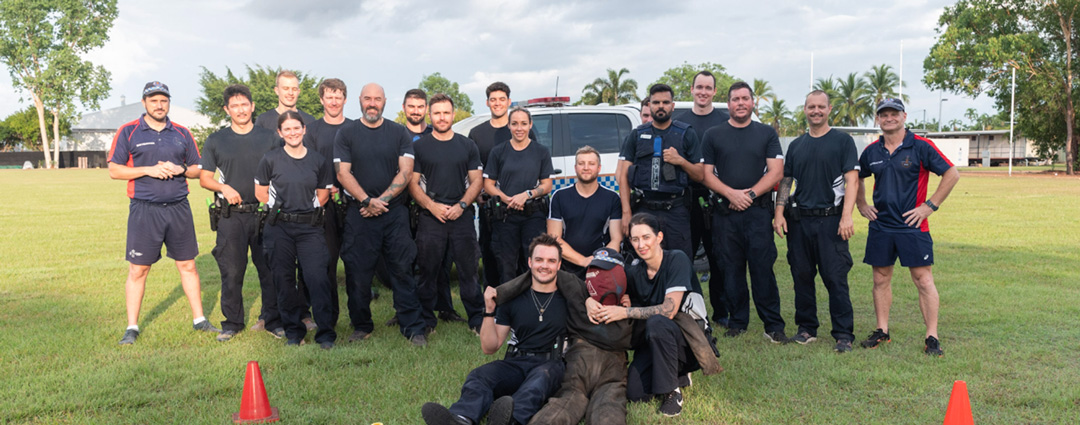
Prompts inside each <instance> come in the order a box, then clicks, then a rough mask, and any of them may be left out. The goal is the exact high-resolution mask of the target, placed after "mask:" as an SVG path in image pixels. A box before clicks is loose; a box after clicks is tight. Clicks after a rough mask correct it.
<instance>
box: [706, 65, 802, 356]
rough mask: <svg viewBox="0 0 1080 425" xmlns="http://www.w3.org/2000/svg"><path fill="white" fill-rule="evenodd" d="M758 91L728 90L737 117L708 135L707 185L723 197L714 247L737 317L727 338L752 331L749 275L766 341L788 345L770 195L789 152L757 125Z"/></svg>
mask: <svg viewBox="0 0 1080 425" xmlns="http://www.w3.org/2000/svg"><path fill="white" fill-rule="evenodd" d="M753 109H754V92H753V90H752V89H751V88H750V85H748V84H746V83H745V82H742V81H739V82H737V83H735V84H732V85H731V87H730V88H728V110H729V111H731V118H730V119H729V120H728V121H727V122H725V123H723V124H721V125H718V126H716V127H713V128H711V129H709V131H707V132H705V137H704V139H703V144H704V157H705V181H704V183H705V186H706V187H708V188H709V189H711V190H712V191H713V192H716V194H717V195H719V197H718V198H717V199H718V202H716V203H714V211H713V233H712V235H713V246H714V247H718V248H720V252H722V257H723V259H724V264H723V268H724V274H725V276H724V287H725V295H726V296H727V297H728V310H729V311H730V312H731V318H730V320H729V322H728V330H727V332H725V333H724V335H725V336H728V337H735V336H739V335H741V334H742V333H743V332H746V327H747V324H748V323H749V321H750V299H749V294H748V291H747V288H746V272H747V269H748V268H749V272H750V282H751V284H752V285H753V287H752V289H753V291H754V294H753V296H754V306H755V307H757V312H758V316H759V317H760V318H761V321H762V322H763V323H764V324H765V337H766V338H767V339H768V340H769V341H771V342H773V343H776V344H781V343H786V342H787V341H788V339H787V336H786V335H785V334H784V318H783V317H782V316H781V315H780V292H779V291H778V290H777V288H776V275H775V274H773V263H775V262H776V244H775V243H774V242H773V237H772V230H773V229H772V218H773V214H772V211H773V203H772V197H771V196H769V192H771V191H772V188H773V186H776V183H777V182H779V181H780V178H781V177H783V175H784V153H783V151H782V150H781V149H780V139H779V137H777V135H776V130H773V128H772V127H769V126H767V125H765V124H762V123H759V122H754V121H752V120H751V119H750V116H751V114H752V112H753Z"/></svg>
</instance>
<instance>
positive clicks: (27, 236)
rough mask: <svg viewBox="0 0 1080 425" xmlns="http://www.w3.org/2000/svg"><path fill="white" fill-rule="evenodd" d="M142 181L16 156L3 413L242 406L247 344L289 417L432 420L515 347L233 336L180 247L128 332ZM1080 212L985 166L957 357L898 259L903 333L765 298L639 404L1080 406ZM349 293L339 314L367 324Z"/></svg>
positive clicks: (4, 181) (856, 281) (787, 284)
mask: <svg viewBox="0 0 1080 425" xmlns="http://www.w3.org/2000/svg"><path fill="white" fill-rule="evenodd" d="M935 181H936V179H935ZM124 184H125V183H124V182H118V181H112V180H109V179H108V176H107V173H106V172H105V171H104V170H63V171H41V170H33V171H22V170H0V205H3V206H4V207H5V208H3V211H0V228H2V229H3V231H2V232H0V329H3V330H4V332H2V333H0V383H2V385H0V422H4V423H75V424H84V423H120V424H128V423H199V424H202V423H205V424H226V423H230V422H231V414H232V413H233V412H236V411H237V410H238V409H239V405H240V396H241V391H242V388H243V377H244V369H245V364H246V362H247V361H249V360H256V361H259V363H260V365H261V366H262V372H263V377H264V378H265V380H266V386H267V391H268V393H269V396H270V401H271V404H272V405H273V406H275V407H278V408H279V409H280V411H281V416H282V418H283V421H282V422H283V423H313V424H314V423H319V424H322V423H335V424H336V423H342V424H345V423H351V424H367V423H372V422H375V421H381V422H384V423H387V424H413V423H420V422H421V419H420V415H419V408H420V405H421V404H423V403H424V402H426V401H439V402H443V403H451V402H453V401H454V400H455V399H456V398H457V396H458V391H459V388H460V385H461V383H462V381H463V379H464V377H465V375H466V374H467V373H468V372H469V371H470V370H471V369H472V368H474V367H476V366H478V365H481V364H483V363H485V362H487V361H490V360H492V359H494V358H495V357H489V356H484V355H483V354H481V352H480V350H479V343H478V341H477V339H476V338H475V337H474V336H473V335H472V334H471V333H469V332H468V330H467V329H466V328H465V326H464V325H460V324H452V325H446V324H442V325H440V326H439V328H438V332H437V333H436V334H434V335H432V337H431V338H430V344H429V346H428V347H427V348H426V349H416V348H413V347H411V346H410V345H409V344H408V342H407V341H406V340H405V339H404V338H402V337H400V336H399V335H398V334H397V332H396V330H394V329H391V328H385V327H383V326H381V325H377V330H376V333H375V335H374V337H373V338H372V339H371V340H368V341H365V342H363V343H359V344H350V343H347V342H345V341H344V336H343V337H342V338H341V340H340V341H339V344H338V347H337V348H335V349H334V350H332V351H330V352H324V351H322V350H319V349H318V347H317V345H314V344H309V345H306V346H303V347H299V348H286V347H284V346H283V342H282V341H280V340H275V339H273V338H271V337H270V336H269V335H267V334H266V333H261V332H259V333H257V332H247V333H241V334H240V336H238V337H237V338H236V339H234V340H233V341H231V342H229V343H225V344H221V343H217V342H215V341H214V340H213V338H212V337H211V336H208V335H204V334H197V333H194V332H193V331H191V326H190V324H191V321H190V319H191V317H190V311H189V309H188V307H187V303H186V300H185V299H184V297H183V293H182V291H181V290H180V285H179V277H178V274H177V273H176V269H175V267H173V264H172V261H171V260H168V259H166V260H163V261H161V262H159V263H158V264H157V265H156V266H155V267H154V269H153V271H152V272H151V275H150V278H149V281H148V284H147V294H146V299H145V302H144V305H143V313H142V318H141V321H140V326H141V327H142V329H143V333H142V336H141V337H140V338H139V342H138V343H137V344H136V345H135V346H131V347H119V346H117V345H116V341H117V340H118V339H119V337H120V335H121V333H122V331H123V327H124V304H123V280H124V275H125V270H126V263H125V262H124V259H123V251H124V235H125V226H126V216H127V199H126V198H125V196H124ZM191 186H192V192H193V194H192V196H191V203H192V206H193V208H194V211H195V220H196V226H197V230H198V234H199V241H200V252H201V255H200V256H199V257H198V259H197V264H198V268H199V271H200V274H201V276H202V283H203V295H202V298H203V305H204V306H205V308H206V311H207V316H208V317H210V318H211V320H213V321H215V322H218V321H220V320H221V319H222V316H221V312H220V309H219V306H218V301H219V295H220V294H219V291H220V285H219V276H218V272H217V266H216V263H215V262H214V260H213V257H212V256H211V255H210V249H211V248H212V247H213V234H212V233H211V232H210V231H209V228H208V226H207V224H206V221H207V219H206V213H205V207H204V205H205V202H204V201H203V199H205V198H206V197H207V194H206V192H205V191H203V190H202V189H200V188H198V187H197V184H196V183H194V182H193V183H192V185H191ZM1078 214H1080V180H1078V179H1075V178H1035V177H1013V178H1008V177H1002V176H983V175H978V174H977V173H967V172H965V173H963V178H962V179H961V181H960V184H959V186H958V187H957V188H956V190H955V191H954V192H953V195H952V196H951V197H950V198H949V200H948V202H946V203H945V204H944V205H943V206H942V209H941V211H940V212H939V213H937V214H935V215H934V216H933V217H931V229H932V231H933V235H934V239H935V241H936V251H937V253H936V257H937V259H938V264H937V265H935V267H934V272H935V277H936V281H937V284H938V288H939V291H940V293H941V300H942V301H941V325H940V328H941V339H942V343H943V346H944V347H945V350H946V355H945V357H942V358H928V357H926V356H925V355H923V354H922V351H921V350H922V344H923V343H922V339H923V338H922V337H923V332H924V328H923V324H922V319H921V316H920V314H919V310H918V304H917V296H916V292H915V289H914V287H913V285H911V284H910V280H909V278H908V276H907V273H906V271H905V269H900V268H898V269H897V274H896V277H895V280H894V285H893V288H894V294H895V298H894V305H893V309H892V319H891V333H892V335H893V341H892V343H891V344H888V345H887V346H885V347H883V348H879V349H876V350H863V349H859V348H856V350H855V351H854V352H853V353H850V354H848V355H836V354H835V353H833V352H832V349H831V348H832V341H831V339H830V338H827V335H828V330H829V325H828V316H827V311H828V306H827V298H826V296H825V293H824V290H819V291H818V293H819V296H818V304H819V317H820V319H821V320H822V323H823V325H822V328H821V330H820V335H822V336H826V338H822V339H821V340H820V341H818V342H816V343H814V344H811V345H809V346H798V345H795V344H791V345H785V346H774V345H771V344H769V343H767V342H766V341H765V340H764V338H763V337H762V336H761V332H762V328H761V324H760V322H758V321H757V319H756V315H753V314H752V316H751V317H752V320H751V325H750V332H748V333H747V334H746V335H744V336H743V337H741V338H737V339H721V340H720V343H719V348H720V352H721V358H720V363H721V365H723V366H724V367H725V369H726V371H725V372H723V373H721V374H719V375H715V376H709V377H705V376H701V375H700V374H695V376H694V386H693V387H691V388H689V389H688V390H687V391H686V403H685V405H684V411H683V415H682V416H681V417H678V418H674V419H664V418H662V417H660V416H659V415H658V414H657V413H656V411H655V409H656V405H654V404H631V406H630V418H629V422H630V423H635V424H652V423H661V422H663V423H684V424H720V423H747V424H774V423H812V424H818V423H822V424H824V423H828V424H833V423H852V424H856V423H890V424H894V423H895V424H907V423H910V424H926V423H935V422H938V423H939V422H940V421H941V420H942V418H943V417H944V413H945V408H946V405H947V402H948V399H949V392H950V390H951V387H952V383H953V381H954V380H958V379H960V380H965V381H967V383H968V388H969V390H970V397H971V400H972V409H973V411H974V416H975V420H976V422H977V423H986V424H990V423H995V424H997V423H1000V424H1017V423H1025V424H1028V423H1031V424H1059V423H1069V424H1072V423H1077V422H1078V421H1080V384H1078V383H1080V343H1078V342H1077V341H1080V327H1078V326H1077V319H1078V318H1080V285H1078V284H1077V282H1078V281H1080V267H1078V264H1080V252H1078V249H1077V247H1078V246H1080V245H1078V243H1077V235H1080V220H1078V219H1077V217H1078ZM856 225H857V226H856V229H857V230H858V232H857V233H856V235H855V238H854V239H853V241H852V244H851V248H852V256H853V257H854V259H855V262H856V265H855V267H854V269H853V270H852V272H851V275H850V282H851V288H852V289H851V294H852V302H853V304H854V308H855V325H856V334H857V336H858V337H860V338H861V337H863V336H865V335H866V334H868V333H869V332H870V331H871V330H872V327H873V326H874V319H873V306H872V301H871V296H870V286H871V284H870V268H869V267H868V266H865V265H863V264H861V263H860V260H861V258H862V254H863V247H864V243H865V236H866V230H865V229H866V223H865V220H863V219H861V218H858V219H857V223H856ZM778 247H779V248H780V259H779V260H778V261H777V263H776V276H777V279H778V281H779V282H780V289H781V299H782V312H783V314H784V317H785V319H786V320H788V329H787V331H788V333H789V334H790V333H792V332H794V331H795V329H794V325H793V319H792V317H793V315H794V309H793V307H792V302H793V301H792V300H793V298H792V290H791V277H790V274H789V272H788V269H787V262H786V260H785V259H784V258H785V257H784V252H785V248H784V244H783V243H782V242H779V240H778ZM706 286H707V285H706ZM455 292H456V291H455ZM388 293H389V291H386V290H385V289H384V290H383V294H384V295H388ZM244 297H245V302H246V306H247V308H248V319H249V321H252V322H253V321H254V320H255V318H256V316H257V315H258V311H259V304H258V302H259V301H258V284H257V282H256V279H255V276H254V271H253V270H251V271H249V273H248V277H247V285H246V289H245V292H244ZM341 297H342V300H344V299H345V294H344V292H342V293H341ZM373 307H374V313H375V321H376V323H382V322H384V321H386V320H387V319H389V318H390V316H391V315H392V307H391V301H390V299H389V297H386V296H384V297H383V298H381V299H379V300H377V301H376V302H375V303H374V305H373ZM458 309H459V312H461V311H460V310H461V307H460V303H458ZM342 310H343V311H342V319H341V321H340V322H339V326H338V332H339V334H340V335H348V334H349V332H351V329H350V328H349V326H348V321H347V316H346V311H345V307H344V306H343V307H342Z"/></svg>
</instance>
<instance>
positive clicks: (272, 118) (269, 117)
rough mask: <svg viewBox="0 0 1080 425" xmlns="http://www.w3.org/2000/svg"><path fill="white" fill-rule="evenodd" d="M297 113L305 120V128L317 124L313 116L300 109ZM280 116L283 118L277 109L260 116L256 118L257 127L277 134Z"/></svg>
mask: <svg viewBox="0 0 1080 425" xmlns="http://www.w3.org/2000/svg"><path fill="white" fill-rule="evenodd" d="M296 112H299V113H300V118H303V119H304V126H305V127H306V126H309V125H311V124H312V123H314V122H315V117H313V116H311V114H308V113H307V112H304V111H301V110H299V109H297V110H296ZM279 116H281V114H279V113H278V111H277V107H275V108H273V109H271V110H269V111H266V112H263V113H261V114H259V116H258V117H256V118H255V125H256V126H258V127H262V128H265V129H269V130H273V131H274V132H275V133H274V134H277V120H278V117H279Z"/></svg>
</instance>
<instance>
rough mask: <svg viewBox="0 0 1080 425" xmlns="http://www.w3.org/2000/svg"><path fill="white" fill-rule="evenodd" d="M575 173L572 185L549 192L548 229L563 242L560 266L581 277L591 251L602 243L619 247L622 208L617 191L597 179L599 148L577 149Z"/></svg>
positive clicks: (583, 275)
mask: <svg viewBox="0 0 1080 425" xmlns="http://www.w3.org/2000/svg"><path fill="white" fill-rule="evenodd" d="M574 174H575V175H576V176H577V179H576V180H575V181H574V184H573V185H570V186H567V187H564V188H562V189H559V190H556V191H555V192H554V193H552V194H551V211H549V213H548V219H547V232H548V233H549V234H551V235H552V236H554V237H555V238H556V239H558V240H559V245H560V246H562V259H563V262H562V269H563V270H566V271H568V272H570V273H573V274H575V275H577V277H579V278H581V279H584V278H585V267H586V266H588V265H589V263H590V262H592V260H593V257H592V254H591V253H592V252H593V251H596V250H597V249H600V248H603V247H605V246H606V247H608V248H611V249H614V250H615V251H618V250H619V245H620V244H622V232H620V230H619V229H621V228H622V227H621V226H622V224H621V220H622V208H621V206H620V204H619V194H618V193H615V191H613V190H611V189H608V188H606V187H603V186H601V185H600V182H598V181H597V180H596V179H597V177H598V176H599V175H600V152H598V151H597V150H596V149H595V148H593V147H592V146H587V145H586V146H582V147H581V148H580V149H578V150H577V153H576V154H575V155H574ZM586 254H588V255H586Z"/></svg>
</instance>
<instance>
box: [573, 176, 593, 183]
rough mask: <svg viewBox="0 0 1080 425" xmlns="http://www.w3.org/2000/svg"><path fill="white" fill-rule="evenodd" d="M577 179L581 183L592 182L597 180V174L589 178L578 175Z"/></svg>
mask: <svg viewBox="0 0 1080 425" xmlns="http://www.w3.org/2000/svg"><path fill="white" fill-rule="evenodd" d="M577 181H578V182H579V183H585V184H591V183H592V182H595V181H596V176H590V177H589V178H585V177H581V176H578V178H577Z"/></svg>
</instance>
